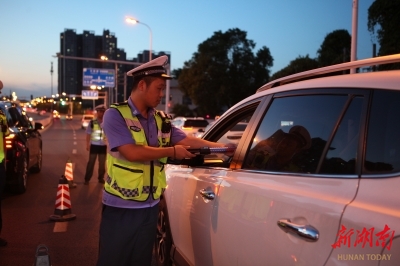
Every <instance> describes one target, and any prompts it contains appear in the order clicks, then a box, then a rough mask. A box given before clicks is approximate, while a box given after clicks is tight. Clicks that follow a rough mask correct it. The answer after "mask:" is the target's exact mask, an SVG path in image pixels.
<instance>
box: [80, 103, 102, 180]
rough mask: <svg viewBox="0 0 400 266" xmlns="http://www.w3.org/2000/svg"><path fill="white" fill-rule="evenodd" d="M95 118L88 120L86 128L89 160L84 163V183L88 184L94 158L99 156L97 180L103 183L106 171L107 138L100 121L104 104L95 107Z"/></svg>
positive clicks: (94, 161)
mask: <svg viewBox="0 0 400 266" xmlns="http://www.w3.org/2000/svg"><path fill="white" fill-rule="evenodd" d="M95 110H96V113H97V115H96V118H94V119H93V120H91V121H90V123H89V125H88V126H87V128H86V150H87V151H89V161H88V163H87V165H86V173H85V185H89V181H90V179H91V178H92V175H93V169H94V165H95V163H96V158H99V170H98V176H97V178H98V180H99V183H102V184H104V175H105V173H106V169H105V165H106V155H107V140H106V135H105V134H104V131H103V128H102V127H101V123H103V115H104V112H105V111H106V107H105V105H104V104H100V105H98V106H96V107H95Z"/></svg>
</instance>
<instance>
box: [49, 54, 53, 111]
mask: <svg viewBox="0 0 400 266" xmlns="http://www.w3.org/2000/svg"><path fill="white" fill-rule="evenodd" d="M50 75H51V94H50V97H53V62H51V68H50ZM50 109H51V112H53V102H51V108H50Z"/></svg>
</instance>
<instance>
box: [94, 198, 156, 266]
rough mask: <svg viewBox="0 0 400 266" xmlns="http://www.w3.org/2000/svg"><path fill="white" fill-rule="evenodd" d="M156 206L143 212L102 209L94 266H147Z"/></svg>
mask: <svg viewBox="0 0 400 266" xmlns="http://www.w3.org/2000/svg"><path fill="white" fill-rule="evenodd" d="M157 216H158V204H157V205H156V206H154V207H149V208H142V209H125V208H115V207H110V206H107V205H103V212H102V218H101V223H100V245H99V257H98V261H97V266H113V265H118V266H131V265H134V266H150V265H151V259H152V252H153V245H154V241H155V238H156V230H157Z"/></svg>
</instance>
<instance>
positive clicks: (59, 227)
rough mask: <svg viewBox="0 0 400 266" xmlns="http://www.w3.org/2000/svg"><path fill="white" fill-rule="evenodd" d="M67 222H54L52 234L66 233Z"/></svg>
mask: <svg viewBox="0 0 400 266" xmlns="http://www.w3.org/2000/svg"><path fill="white" fill-rule="evenodd" d="M67 228H68V222H56V223H55V224H54V229H53V233H62V232H67Z"/></svg>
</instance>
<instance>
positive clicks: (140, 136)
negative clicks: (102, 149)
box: [104, 102, 171, 201]
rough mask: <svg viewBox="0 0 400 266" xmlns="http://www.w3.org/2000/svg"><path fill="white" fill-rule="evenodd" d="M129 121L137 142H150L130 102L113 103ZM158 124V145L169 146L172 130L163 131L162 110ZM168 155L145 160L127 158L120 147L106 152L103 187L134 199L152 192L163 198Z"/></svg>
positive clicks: (121, 196)
mask: <svg viewBox="0 0 400 266" xmlns="http://www.w3.org/2000/svg"><path fill="white" fill-rule="evenodd" d="M110 108H115V109H117V110H118V111H119V112H120V113H121V115H122V117H123V118H124V120H125V122H126V126H127V127H128V129H129V131H130V132H131V134H132V138H133V139H134V140H135V143H136V145H145V146H146V145H148V143H147V140H146V135H145V132H144V129H143V127H142V125H141V124H140V121H139V119H138V118H137V117H136V116H134V115H133V114H132V111H131V109H130V107H129V105H128V103H127V102H124V103H118V104H113V105H111V106H110ZM154 118H155V120H156V124H157V137H158V143H159V147H167V146H169V143H170V138H171V130H169V132H168V133H162V131H161V129H162V123H163V120H165V119H166V121H167V122H169V119H168V118H162V117H161V115H160V114H159V112H156V113H155V115H154ZM166 162H167V158H166V157H165V158H161V159H158V160H153V161H146V162H130V161H127V160H126V159H125V158H124V157H123V156H122V155H121V154H120V153H119V152H118V151H115V152H113V151H110V150H109V151H108V153H107V172H108V176H107V180H106V183H105V186H104V189H105V190H106V191H107V192H108V193H110V194H113V195H115V196H118V197H120V198H123V199H128V200H134V201H146V200H147V199H148V198H149V196H150V194H152V196H153V198H154V199H158V198H160V196H161V194H162V193H163V192H164V190H165V188H166V184H167V182H166V178H165V170H164V164H165V163H166Z"/></svg>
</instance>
